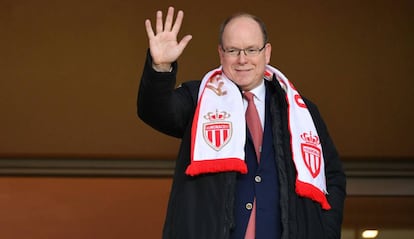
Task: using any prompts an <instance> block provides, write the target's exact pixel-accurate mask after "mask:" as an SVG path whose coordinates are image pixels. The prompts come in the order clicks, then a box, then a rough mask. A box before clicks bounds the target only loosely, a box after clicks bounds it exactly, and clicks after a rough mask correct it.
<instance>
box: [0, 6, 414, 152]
mask: <svg viewBox="0 0 414 239" xmlns="http://www.w3.org/2000/svg"><path fill="white" fill-rule="evenodd" d="M169 4H170V2H169V1H154V2H151V1H150V2H148V1H147V2H146V3H145V6H144V5H143V4H142V3H141V2H139V1H132V0H130V1H115V0H103V1H89V0H88V1H83V0H82V1H80V0H71V1H52V0H41V1H28V0H21V1H12V0H2V1H1V2H0V35H1V37H0V52H1V58H0V69H1V70H0V78H1V83H0V108H1V109H2V116H1V118H0V132H1V135H0V156H1V155H26V156H27V155H28V156H33V155H34V156H43V155H54V156H61V155H66V156H68V155H69V156H91V155H93V156H107V155H116V156H120V157H124V156H125V157H130V156H131V157H138V158H141V157H162V158H173V157H174V155H175V153H176V151H177V144H178V140H175V139H172V138H169V137H167V136H164V135H162V134H160V133H157V132H155V131H154V130H152V129H150V128H149V127H148V126H146V125H144V124H143V123H142V122H141V121H139V120H138V119H137V117H136V113H135V112H136V109H135V98H136V89H137V86H138V84H139V78H140V74H141V69H142V66H143V61H144V57H145V52H146V48H147V38H146V34H145V30H144V24H143V22H144V20H145V18H148V17H150V18H152V19H153V18H154V15H155V11H156V10H157V9H166V7H167V6H168V5H169ZM175 6H177V8H181V9H183V10H184V11H185V22H184V25H183V29H182V34H187V33H191V34H192V35H193V37H194V38H193V40H192V41H191V43H190V45H189V46H188V48H187V49H186V51H185V53H184V54H183V55H182V57H181V58H180V59H179V64H180V66H181V67H180V71H179V79H180V81H186V80H189V79H199V78H201V77H202V76H203V74H204V73H205V72H206V71H207V70H209V69H210V68H212V67H215V66H217V64H218V58H217V52H216V50H217V28H218V25H219V24H220V22H221V21H222V20H223V18H224V17H226V16H228V15H229V14H231V13H233V12H235V11H241V10H244V11H249V12H251V13H253V14H257V15H259V16H261V17H262V18H263V20H264V21H265V22H266V23H267V25H268V28H269V34H270V42H271V43H272V45H273V57H272V61H271V63H272V64H273V65H275V66H276V67H278V68H279V69H280V70H281V71H282V72H284V73H285V74H286V75H287V76H288V77H289V78H290V80H291V81H292V82H293V83H294V84H295V85H296V87H297V88H298V89H299V90H300V91H301V92H302V93H303V94H304V95H305V96H307V97H308V98H310V99H312V100H314V101H315V102H316V103H317V104H318V105H319V107H320V110H321V113H322V114H323V116H324V117H325V119H326V121H327V123H328V126H329V128H330V130H331V134H332V137H333V138H334V140H335V142H336V143H337V146H338V149H339V151H340V152H341V154H342V155H343V156H346V157H354V156H363V157H364V156H369V157H380V156H388V157H390V156H398V157H404V156H406V157H412V156H414V150H413V148H414V147H412V146H413V144H412V142H413V141H412V138H411V137H412V133H413V130H412V127H408V126H409V124H410V123H411V122H413V121H414V116H413V113H412V110H409V106H408V107H407V103H409V102H414V94H413V83H412V82H413V80H412V75H411V74H410V73H411V70H412V67H413V65H414V64H413V63H414V58H413V56H414V52H413V44H412V43H413V42H414V31H412V29H413V22H414V21H413V20H414V19H413V18H414V14H412V9H413V7H414V6H413V2H412V1H402V0H400V1H390V0H388V1H387V0H382V1H357V0H355V1H354V0H353V1H312V3H311V2H309V1H293V2H286V1H283V2H282V1H261V0H259V1H255V2H254V4H252V2H250V1H215V0H213V1H210V2H209V4H208V5H207V4H200V3H198V2H195V1H175ZM252 6H254V7H252ZM166 120H168V119H166ZM154 141H157V142H160V143H157V144H154V143H153V142H154ZM160 144H162V145H163V147H159V145H160Z"/></svg>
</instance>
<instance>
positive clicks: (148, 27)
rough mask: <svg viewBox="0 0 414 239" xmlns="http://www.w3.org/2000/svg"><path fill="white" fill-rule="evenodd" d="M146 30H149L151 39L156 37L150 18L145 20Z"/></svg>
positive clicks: (148, 33) (148, 34)
mask: <svg viewBox="0 0 414 239" xmlns="http://www.w3.org/2000/svg"><path fill="white" fill-rule="evenodd" d="M145 30H146V31H147V36H148V38H149V39H151V38H153V37H154V31H153V30H152V26H151V21H150V20H149V19H146V20H145Z"/></svg>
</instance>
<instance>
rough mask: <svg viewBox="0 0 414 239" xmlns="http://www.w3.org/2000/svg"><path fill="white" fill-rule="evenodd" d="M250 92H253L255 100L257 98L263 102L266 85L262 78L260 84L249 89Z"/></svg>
mask: <svg viewBox="0 0 414 239" xmlns="http://www.w3.org/2000/svg"><path fill="white" fill-rule="evenodd" d="M250 92H252V93H253V94H254V96H255V98H256V99H257V100H259V101H260V102H264V100H265V97H266V87H265V83H264V80H262V83H260V85H258V86H257V87H256V88H254V89H252V90H250Z"/></svg>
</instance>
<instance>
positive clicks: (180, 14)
mask: <svg viewBox="0 0 414 239" xmlns="http://www.w3.org/2000/svg"><path fill="white" fill-rule="evenodd" d="M183 18H184V12H183V11H181V10H180V11H178V13H177V18H176V19H175V23H174V26H173V28H172V30H171V31H172V32H174V33H176V34H178V32H179V31H180V28H181V24H182V22H183Z"/></svg>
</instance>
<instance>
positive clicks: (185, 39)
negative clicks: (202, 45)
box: [178, 35, 193, 50]
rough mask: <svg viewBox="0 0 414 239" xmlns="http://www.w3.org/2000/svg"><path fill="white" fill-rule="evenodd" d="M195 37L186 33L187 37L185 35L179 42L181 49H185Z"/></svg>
mask: <svg viewBox="0 0 414 239" xmlns="http://www.w3.org/2000/svg"><path fill="white" fill-rule="evenodd" d="M192 38H193V36H192V35H186V36H185V37H183V39H181V41H180V43H178V46H179V48H180V49H181V50H184V48H186V47H187V45H188V43H189V42H190V41H191V39H192Z"/></svg>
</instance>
